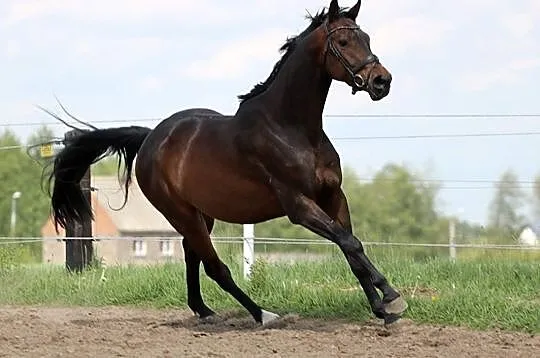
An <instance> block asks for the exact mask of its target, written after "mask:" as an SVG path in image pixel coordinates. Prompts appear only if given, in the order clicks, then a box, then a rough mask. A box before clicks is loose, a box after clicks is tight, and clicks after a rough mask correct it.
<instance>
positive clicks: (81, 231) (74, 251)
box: [64, 130, 94, 272]
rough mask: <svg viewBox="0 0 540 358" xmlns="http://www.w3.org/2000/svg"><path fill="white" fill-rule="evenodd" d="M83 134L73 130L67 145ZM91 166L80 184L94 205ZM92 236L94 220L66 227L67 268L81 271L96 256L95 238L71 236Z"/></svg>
mask: <svg viewBox="0 0 540 358" xmlns="http://www.w3.org/2000/svg"><path fill="white" fill-rule="evenodd" d="M80 134H81V131H78V130H71V131H69V132H66V133H65V135H64V141H65V143H66V145H69V142H70V141H71V140H73V139H74V138H76V137H77V136H78V135H80ZM90 178H91V176H90V168H88V169H87V170H86V173H85V174H84V176H83V177H82V179H81V182H80V186H81V190H82V192H83V194H84V197H85V198H86V200H88V202H89V203H90V205H92V197H91V192H90V189H91V187H90ZM82 237H90V238H91V237H92V220H86V221H85V222H83V223H82V225H81V224H74V225H68V226H67V227H66V269H67V270H68V271H70V272H81V271H82V270H83V269H84V268H85V267H87V266H88V265H90V263H91V262H92V257H93V256H94V247H93V242H92V241H93V240H92V239H88V240H80V239H78V240H77V239H76V240H73V239H69V238H82Z"/></svg>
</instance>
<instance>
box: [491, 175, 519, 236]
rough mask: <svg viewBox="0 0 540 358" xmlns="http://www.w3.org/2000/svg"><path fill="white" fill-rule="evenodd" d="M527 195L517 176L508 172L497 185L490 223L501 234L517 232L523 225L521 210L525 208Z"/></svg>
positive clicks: (492, 202)
mask: <svg viewBox="0 0 540 358" xmlns="http://www.w3.org/2000/svg"><path fill="white" fill-rule="evenodd" d="M524 200H525V194H524V192H523V191H522V189H521V188H520V187H519V183H518V177H517V174H516V173H514V171H512V170H511V169H508V170H506V171H505V172H504V173H502V175H501V176H500V179H499V181H498V182H497V183H495V195H494V197H493V199H492V201H491V203H490V206H489V217H488V223H489V226H490V227H491V228H492V229H495V230H498V231H500V232H512V231H515V230H516V229H517V228H518V227H519V226H520V225H522V224H523V216H522V215H521V214H519V210H520V209H521V208H522V207H523V205H524Z"/></svg>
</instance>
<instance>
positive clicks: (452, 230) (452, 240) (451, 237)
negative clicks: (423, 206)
mask: <svg viewBox="0 0 540 358" xmlns="http://www.w3.org/2000/svg"><path fill="white" fill-rule="evenodd" d="M448 244H449V248H450V260H451V261H452V262H456V219H455V218H454V217H451V218H450V222H449V227H448Z"/></svg>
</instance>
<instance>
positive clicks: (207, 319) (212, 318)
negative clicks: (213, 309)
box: [199, 314, 219, 324]
mask: <svg viewBox="0 0 540 358" xmlns="http://www.w3.org/2000/svg"><path fill="white" fill-rule="evenodd" d="M218 320H219V318H218V316H217V315H216V314H210V315H208V316H204V317H199V323H201V324H214V323H217V322H218Z"/></svg>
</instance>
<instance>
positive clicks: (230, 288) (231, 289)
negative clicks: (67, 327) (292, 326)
mask: <svg viewBox="0 0 540 358" xmlns="http://www.w3.org/2000/svg"><path fill="white" fill-rule="evenodd" d="M178 206H179V205H178V203H177V204H176V207H177V210H176V211H177V213H178V209H179V208H178ZM181 209H186V210H182V211H181V216H180V215H176V216H175V223H176V225H178V227H179V229H180V230H179V231H180V232H181V234H182V235H183V236H184V242H185V243H184V247H187V248H188V251H189V252H190V253H191V255H193V256H190V260H192V261H190V264H191V265H193V266H191V270H190V274H189V277H190V278H189V279H188V285H191V287H192V289H191V294H192V295H193V296H192V298H193V299H194V307H197V308H199V309H200V308H201V306H200V303H202V297H201V295H200V285H199V280H198V267H199V264H198V262H197V264H196V265H195V262H196V261H195V259H194V258H195V257H196V258H197V259H198V260H200V261H202V263H203V265H204V270H205V272H206V274H207V275H208V276H209V277H210V278H211V279H212V280H214V281H215V282H216V283H217V284H218V285H219V286H220V287H221V288H222V289H223V290H225V291H227V292H228V293H229V294H231V295H232V296H233V297H234V298H235V299H236V300H237V301H238V302H239V303H240V304H241V305H242V306H244V308H245V309H247V310H248V311H249V312H250V313H251V315H252V316H253V318H254V319H255V321H257V322H258V323H262V324H265V323H268V322H270V321H273V320H275V319H276V318H278V315H276V314H274V313H272V312H268V311H265V310H262V309H261V308H260V307H259V306H258V305H257V304H256V303H255V302H253V300H252V299H251V298H250V297H249V296H247V295H246V294H245V293H244V292H243V291H242V289H240V288H239V287H238V285H237V284H236V283H235V282H234V279H233V278H232V275H231V272H230V270H229V268H228V267H227V265H225V263H223V261H221V259H220V258H219V257H218V254H217V252H216V251H215V249H214V246H213V245H212V242H211V240H210V235H209V230H208V219H209V218H205V217H204V215H203V214H202V213H201V212H200V211H198V210H197V209H195V208H193V207H188V206H187V205H186V206H182V208H181ZM188 213H189V214H188ZM178 214H180V213H178ZM176 225H175V227H176ZM195 255H196V256H195ZM200 261H199V262H200ZM186 264H187V262H186ZM195 273H196V275H195ZM196 276H197V280H195V277H196ZM188 292H190V291H189V288H188ZM195 304H199V306H195ZM205 307H206V306H205ZM192 309H193V308H192Z"/></svg>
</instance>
